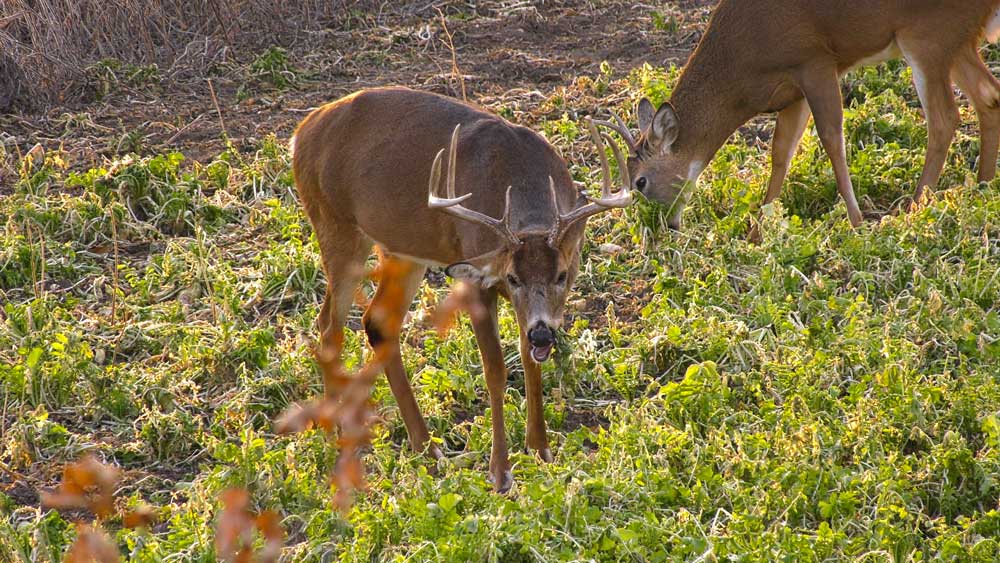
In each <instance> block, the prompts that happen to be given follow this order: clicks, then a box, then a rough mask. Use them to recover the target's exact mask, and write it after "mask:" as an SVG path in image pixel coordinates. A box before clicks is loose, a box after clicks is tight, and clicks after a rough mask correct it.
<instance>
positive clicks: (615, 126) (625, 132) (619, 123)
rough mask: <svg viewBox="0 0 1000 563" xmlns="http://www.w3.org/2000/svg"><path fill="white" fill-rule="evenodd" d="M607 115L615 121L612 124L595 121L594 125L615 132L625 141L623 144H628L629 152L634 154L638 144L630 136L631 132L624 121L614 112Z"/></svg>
mask: <svg viewBox="0 0 1000 563" xmlns="http://www.w3.org/2000/svg"><path fill="white" fill-rule="evenodd" d="M609 113H611V118H612V119H614V120H615V122H614V123H612V122H610V121H595V122H594V123H596V124H597V125H601V126H604V127H607V128H608V129H611V130H613V131H616V132H617V133H618V134H619V135H621V136H622V139H625V143H626V144H628V148H629V150H631V151H632V152H635V150H636V148H637V147H638V143H637V142H636V140H635V137H633V136H632V131H630V130H629V128H628V125H627V124H626V123H625V120H624V119H622V118H621V117H619V116H618V114H617V113H615V112H614V111H611V112H609Z"/></svg>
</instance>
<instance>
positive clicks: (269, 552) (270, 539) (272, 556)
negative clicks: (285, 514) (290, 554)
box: [256, 510, 285, 563]
mask: <svg viewBox="0 0 1000 563" xmlns="http://www.w3.org/2000/svg"><path fill="white" fill-rule="evenodd" d="M256 525H257V529H258V530H260V533H261V535H262V536H264V540H265V541H264V547H263V548H262V549H261V550H260V551H259V552H258V553H257V561H260V562H261V563H272V562H274V561H277V560H278V557H279V556H280V555H281V547H282V545H283V544H284V542H285V529H284V528H282V526H281V518H280V517H279V516H278V514H277V513H276V512H274V511H272V510H265V511H264V512H261V513H260V514H259V515H258V516H257V520H256Z"/></svg>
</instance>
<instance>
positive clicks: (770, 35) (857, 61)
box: [608, 0, 1000, 229]
mask: <svg viewBox="0 0 1000 563" xmlns="http://www.w3.org/2000/svg"><path fill="white" fill-rule="evenodd" d="M998 8H1000V0H947V1H937V2H932V1H930V0H865V1H863V2H858V1H848V0H769V1H761V2H747V1H744V0H722V1H721V2H720V3H719V5H718V7H717V8H716V10H715V13H714V14H713V15H712V19H711V21H710V22H709V24H708V29H707V30H706V31H705V35H704V37H702V39H701V41H700V43H699V44H698V46H697V48H696V49H695V51H694V53H693V54H692V55H691V58H690V59H689V60H688V63H687V65H686V67H685V68H684V72H683V73H682V74H681V77H680V79H679V80H678V82H677V85H676V87H675V88H674V92H673V96H672V98H671V100H670V102H668V103H665V104H663V105H662V106H661V107H660V108H659V109H655V108H654V107H653V105H652V104H651V103H650V102H649V101H648V100H645V99H643V100H642V101H641V102H640V103H639V105H638V108H637V113H638V118H639V128H640V131H641V133H640V135H639V137H638V138H637V139H636V138H633V136H632V135H631V133H629V131H628V129H627V127H625V126H624V123H622V122H621V120H620V119H619V118H617V117H616V118H615V119H616V121H617V123H614V124H610V123H609V124H608V125H609V126H612V127H615V128H616V129H618V130H619V132H620V133H621V134H622V135H623V136H624V137H625V139H626V140H627V142H628V143H629V145H630V148H631V155H630V158H629V170H630V172H631V174H632V178H634V180H635V186H634V187H635V188H636V189H638V190H639V191H641V192H643V193H644V194H645V195H646V196H647V197H649V198H651V199H653V200H657V201H660V202H662V203H665V204H668V205H673V210H674V212H673V214H672V216H671V217H670V219H669V224H670V226H671V227H672V228H675V229H676V228H679V226H680V218H681V211H682V210H683V207H684V205H685V201H686V199H687V197H688V193H689V188H690V187H691V186H693V185H694V183H695V182H696V181H697V178H698V176H699V175H700V174H701V172H702V170H703V169H704V168H705V166H706V164H707V163H708V162H709V161H711V159H712V158H713V157H714V155H715V153H716V151H718V149H719V147H721V146H722V144H723V143H725V141H726V139H728V138H729V136H730V135H731V134H732V133H733V132H734V131H735V130H736V129H737V128H738V127H740V126H741V125H742V124H744V123H746V122H747V120H749V119H750V118H751V117H753V116H755V115H757V114H760V113H766V112H777V113H778V119H777V123H776V125H775V129H774V138H773V140H772V146H771V160H772V164H771V178H770V182H769V183H768V188H767V194H766V195H765V197H764V203H769V202H771V201H773V200H774V199H775V198H777V197H778V195H779V193H780V192H781V185H782V183H783V182H784V179H785V176H786V174H787V173H788V165H789V163H790V162H791V160H792V157H793V155H794V154H795V150H796V148H797V147H798V144H799V141H800V140H801V138H802V133H803V132H804V130H805V127H806V122H807V120H808V119H809V114H810V111H811V112H812V115H813V118H814V120H815V122H816V129H817V132H818V134H819V138H820V141H821V143H822V145H823V147H824V149H825V150H826V153H827V155H828V156H829V157H830V160H831V161H832V163H833V171H834V175H835V176H836V179H837V190H838V192H839V193H840V195H841V196H842V197H843V199H844V201H845V202H846V204H847V212H848V216H849V218H850V221H851V224H852V225H854V226H857V225H858V224H860V223H861V220H862V215H861V209H860V208H859V207H858V202H857V200H856V199H855V196H854V188H853V186H852V184H851V178H850V175H849V173H848V167H847V153H846V149H845V144H844V131H843V108H842V105H843V102H842V99H841V94H840V82H839V79H840V77H841V76H843V75H844V73H846V72H847V71H848V70H850V69H852V68H854V67H856V66H860V65H864V64H872V63H876V62H880V61H884V60H888V59H890V58H895V57H899V56H900V55H902V56H903V57H905V59H906V61H907V62H908V63H909V65H910V66H911V67H912V68H913V81H914V83H915V85H916V88H917V94H918V95H919V98H920V103H921V105H922V106H923V108H924V112H925V114H926V119H927V131H928V140H927V157H926V159H925V161H924V168H923V173H922V174H921V176H920V180H919V181H918V183H917V187H916V190H915V195H914V198H915V199H919V198H920V196H921V193H922V191H923V190H924V188H926V187H934V186H935V185H936V184H937V182H938V179H939V178H940V176H941V170H942V168H943V166H944V163H945V160H946V157H947V153H948V147H949V146H950V145H951V141H952V138H953V137H954V134H955V130H956V129H957V127H958V124H959V113H958V109H957V107H956V105H955V97H954V93H953V91H952V86H951V85H952V80H954V81H955V82H956V83H957V84H958V86H959V88H961V89H962V90H963V91H964V92H965V94H966V95H967V96H968V97H969V98H970V99H971V100H972V105H973V106H974V107H975V109H976V112H977V114H978V116H979V123H980V130H981V131H980V136H981V145H980V156H979V180H980V181H987V180H991V179H992V178H993V177H994V175H995V173H996V163H997V148H998V144H1000V83H998V82H997V80H996V78H994V77H993V75H992V74H991V73H990V71H989V69H987V67H986V65H985V64H984V63H983V60H982V58H981V57H980V56H979V51H978V46H979V42H980V41H981V40H982V38H983V36H984V35H985V36H987V37H988V39H989V40H990V41H995V40H996V39H997V37H998V35H1000V11H998Z"/></svg>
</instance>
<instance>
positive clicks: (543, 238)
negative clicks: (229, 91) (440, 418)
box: [292, 88, 632, 492]
mask: <svg viewBox="0 0 1000 563" xmlns="http://www.w3.org/2000/svg"><path fill="white" fill-rule="evenodd" d="M589 127H590V132H591V135H592V136H593V138H594V141H595V142H596V143H598V149H599V151H598V152H599V153H600V156H601V165H602V171H603V179H604V186H603V196H602V198H601V199H590V198H585V196H582V195H581V194H579V193H578V192H577V190H576V189H575V187H574V184H573V181H572V178H571V177H570V175H569V171H568V169H567V167H566V163H565V161H563V159H562V158H561V157H560V156H559V155H558V154H557V153H556V151H555V150H554V149H553V148H552V147H551V146H550V145H549V144H548V143H547V142H546V141H545V140H544V139H543V138H542V137H540V136H539V135H537V134H535V133H534V132H532V131H531V130H529V129H527V128H524V127H520V126H517V125H512V124H510V123H508V122H506V121H504V120H503V119H501V118H499V117H496V116H494V115H492V114H489V113H487V112H485V111H483V110H481V109H479V108H476V107H474V106H472V105H469V104H465V103H461V102H458V101H456V100H453V99H450V98H446V97H443V96H438V95H436V94H430V93H425V92H417V91H414V90H408V89H405V88H380V89H372V90H363V91H360V92H357V93H354V94H351V95H349V96H347V97H345V98H342V99H340V100H338V101H336V102H333V103H331V104H328V105H326V106H324V107H322V108H319V109H317V110H315V111H313V112H312V113H311V114H309V115H308V116H307V117H306V118H305V119H304V120H303V121H302V123H301V124H300V125H299V127H298V130H297V131H296V133H295V137H294V139H293V141H292V150H293V154H294V157H293V166H294V172H295V182H296V185H297V186H298V191H299V195H300V198H301V200H302V203H303V205H304V206H305V210H306V213H307V214H308V216H309V219H310V221H311V222H312V225H313V229H314V230H315V232H316V237H317V239H318V241H319V246H320V250H321V253H322V257H323V264H324V267H325V270H326V276H327V289H326V299H325V301H324V303H323V308H322V310H321V312H320V315H319V319H318V322H317V324H318V325H319V330H320V332H321V337H320V342H319V345H318V347H317V357H318V358H319V360H320V365H321V367H324V366H325V365H332V364H333V363H335V362H336V360H337V359H338V358H339V356H340V353H341V349H342V345H343V328H344V323H345V321H346V318H347V314H348V311H349V309H350V307H351V304H352V302H353V301H354V294H355V291H356V289H357V287H358V285H359V283H360V281H361V277H362V275H363V272H362V270H363V267H364V264H365V260H366V258H367V257H368V256H369V253H370V252H371V249H372V246H373V245H377V246H378V248H379V254H380V257H381V261H382V267H381V268H380V270H381V272H382V276H381V279H380V281H379V285H378V288H377V290H376V292H375V295H374V297H373V299H372V303H371V304H370V305H369V307H368V309H367V310H366V312H365V314H364V316H363V318H362V321H363V324H364V329H365V332H366V334H367V336H368V340H369V342H370V343H371V344H372V346H373V347H378V346H380V345H381V346H390V347H391V348H390V351H389V353H388V354H387V357H388V359H387V360H386V361H385V363H384V369H385V373H386V376H387V378H388V380H389V386H390V388H391V389H392V393H393V395H394V396H395V398H396V403H397V404H398V405H399V411H400V414H401V415H402V417H403V421H404V422H405V424H406V431H407V434H408V435H409V438H410V444H411V446H412V447H413V449H414V450H417V451H424V450H427V452H428V453H429V454H430V455H431V456H433V457H435V458H439V457H440V456H441V452H440V451H439V450H438V448H437V447H436V446H434V445H433V444H428V442H429V439H430V434H429V433H428V431H427V425H426V423H425V422H424V418H423V416H422V415H421V414H420V411H419V409H418V407H417V402H416V399H415V398H414V396H413V390H412V388H411V387H410V381H409V378H408V376H407V374H406V371H405V369H404V367H403V362H402V359H401V356H400V350H399V340H398V337H394V341H392V342H383V341H384V340H385V337H384V336H383V335H385V334H387V331H386V330H384V328H385V325H384V324H383V325H382V326H380V319H379V318H376V317H377V316H378V315H373V311H381V312H382V316H385V314H386V313H385V311H386V309H398V314H396V315H394V316H395V317H396V318H398V319H402V317H403V315H404V314H405V312H406V311H407V310H408V309H409V306H410V302H411V301H412V300H413V297H414V295H415V294H416V292H417V289H418V287H419V285H420V282H421V280H422V279H423V277H424V273H425V271H426V269H427V268H428V267H431V266H446V267H447V270H446V271H447V273H448V274H449V275H450V276H452V277H453V278H456V279H463V280H469V281H471V282H473V283H475V284H476V286H477V287H478V288H479V289H478V292H479V295H478V297H479V300H480V301H481V303H482V304H483V305H485V309H486V311H487V314H485V315H482V316H481V317H480V318H476V317H475V316H474V317H473V319H472V327H473V331H474V332H475V336H476V341H477V343H478V345H479V351H480V354H481V355H482V359H483V371H484V372H485V375H486V384H487V389H488V391H489V396H490V408H491V411H492V422H493V448H492V452H491V456H490V478H491V480H492V482H493V484H494V487H495V488H496V490H497V491H500V492H505V491H507V490H508V489H509V488H510V486H511V484H512V476H511V472H510V466H509V461H508V455H507V441H506V436H505V431H504V419H503V401H504V386H505V384H506V381H507V371H506V368H505V367H504V356H503V352H502V351H501V348H500V338H499V328H498V326H497V297H498V296H500V295H502V296H503V297H505V298H507V299H508V300H509V301H510V302H511V304H512V305H513V308H514V312H515V315H516V317H517V322H518V326H519V327H520V352H521V361H522V363H523V365H524V373H525V387H526V390H525V391H526V392H525V395H526V400H527V406H528V416H527V446H528V447H530V448H532V449H535V450H537V451H538V453H539V455H540V456H541V458H542V459H543V460H545V461H551V460H552V452H551V450H550V449H549V445H548V438H547V437H546V430H545V420H544V418H543V411H542V382H541V366H540V364H541V363H542V362H544V361H546V360H547V359H548V358H549V356H550V355H551V353H552V349H553V346H554V344H555V341H556V336H555V335H556V330H557V329H558V328H559V326H560V324H561V322H562V317H563V309H564V306H565V302H566V295H567V292H568V291H569V288H570V287H571V286H572V284H573V281H574V279H575V278H576V274H577V270H578V268H579V261H580V248H581V242H582V238H583V230H584V225H585V223H586V219H587V218H588V217H590V216H591V215H594V214H596V213H600V212H602V211H605V210H608V209H612V208H616V207H625V206H627V205H629V203H631V200H632V194H631V192H630V190H629V189H628V186H629V185H630V184H631V181H630V180H628V178H627V169H626V167H625V166H624V163H625V158H624V157H623V156H622V154H621V153H620V152H619V150H618V148H617V146H615V145H614V143H610V144H611V145H612V150H613V151H614V153H615V156H616V158H618V160H619V165H620V166H621V168H622V170H623V171H624V172H623V176H624V188H623V189H621V190H618V191H617V192H613V190H612V185H611V173H610V169H609V167H608V162H607V158H606V156H605V153H604V141H603V140H602V139H601V138H600V137H599V136H598V133H597V130H596V128H594V126H593V124H592V123H591V124H589ZM605 137H606V135H605ZM605 140H610V139H609V138H607V137H606V139H605ZM442 147H447V158H446V160H445V161H444V163H442V159H443V158H444V153H445V150H444V148H442ZM438 149H441V150H440V151H439V150H438ZM435 153H436V155H435ZM445 166H446V167H447V175H446V178H445V186H444V193H443V194H442V192H441V186H440V185H439V184H440V183H441V175H442V169H443V168H444V167H445ZM428 179H429V188H428V184H427V182H428ZM588 200H589V201H588ZM564 210H565V211H564ZM390 294H392V295H394V296H395V297H394V298H392V299H391V300H390V298H389V297H388V295H390ZM400 295H401V298H400ZM390 301H393V302H390ZM388 333H391V331H388ZM397 334H398V333H397ZM325 369H326V368H324V370H325Z"/></svg>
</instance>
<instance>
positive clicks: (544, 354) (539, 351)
mask: <svg viewBox="0 0 1000 563" xmlns="http://www.w3.org/2000/svg"><path fill="white" fill-rule="evenodd" d="M552 348H553V345H552V344H549V345H547V346H532V347H531V359H532V360H535V361H536V362H538V363H543V362H544V361H545V360H548V359H549V356H551V355H552Z"/></svg>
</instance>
